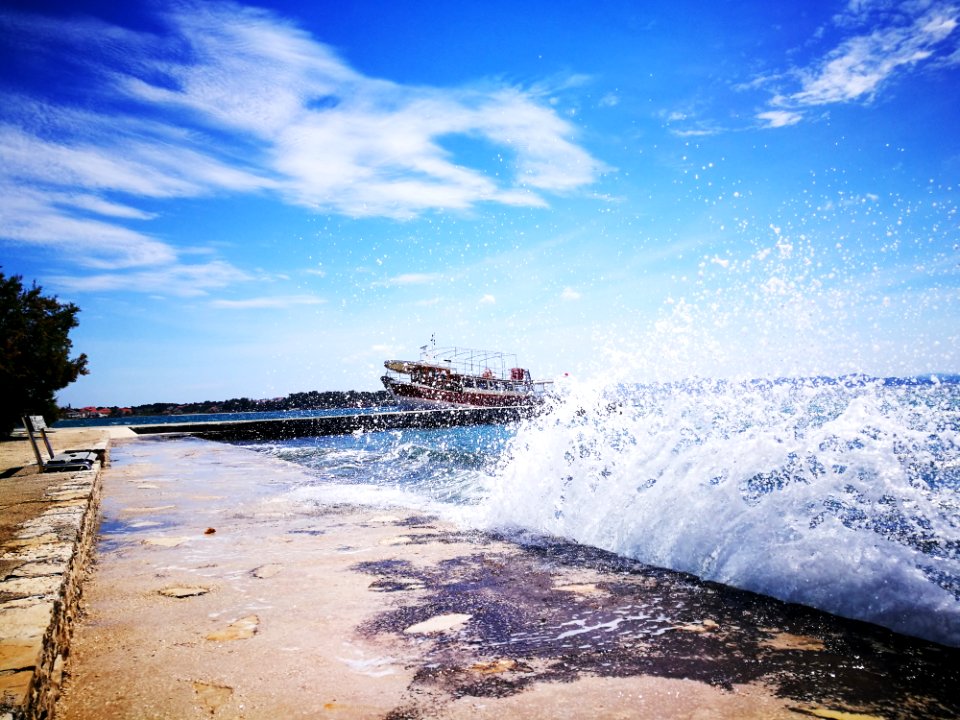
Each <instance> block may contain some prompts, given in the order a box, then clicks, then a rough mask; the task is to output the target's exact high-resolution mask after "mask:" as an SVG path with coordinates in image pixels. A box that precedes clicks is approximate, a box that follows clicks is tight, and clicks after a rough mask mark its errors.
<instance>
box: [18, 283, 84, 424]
mask: <svg viewBox="0 0 960 720" xmlns="http://www.w3.org/2000/svg"><path fill="white" fill-rule="evenodd" d="M79 310H80V308H78V307H77V306H76V305H74V304H73V303H60V302H58V301H57V298H56V297H55V296H54V297H47V296H45V295H43V292H42V288H41V287H40V286H38V285H37V284H36V282H34V283H33V287H31V288H30V289H29V290H25V289H24V287H23V278H22V277H20V276H19V275H13V276H11V277H9V278H8V277H6V276H4V274H3V273H2V272H0V435H8V434H9V433H10V431H11V430H13V428H14V427H16V426H17V425H18V424H19V420H20V417H21V416H22V415H43V416H44V417H46V419H47V421H48V422H54V421H56V419H57V417H58V416H59V411H58V410H57V405H56V402H55V400H54V393H56V391H57V390H59V389H61V388H64V387H66V386H67V385H69V384H70V383H72V382H73V381H74V380H76V379H77V377H78V376H80V375H86V374H87V356H86V355H84V354H81V355H80V356H79V357H76V358H74V359H72V360H71V359H70V351H71V350H72V349H73V343H71V342H70V338H69V334H70V331H71V330H72V329H73V328H75V327H76V326H77V313H78V312H79Z"/></svg>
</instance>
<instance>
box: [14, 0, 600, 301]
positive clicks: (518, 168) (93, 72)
mask: <svg viewBox="0 0 960 720" xmlns="http://www.w3.org/2000/svg"><path fill="white" fill-rule="evenodd" d="M159 19H160V21H161V22H163V23H165V24H166V26H167V30H168V32H165V33H164V34H151V33H146V32H136V31H132V30H126V29H123V28H118V27H114V26H111V25H108V24H106V23H104V22H101V21H96V20H89V19H87V20H82V19H77V18H71V19H70V20H69V21H59V20H56V19H51V18H44V17H41V16H37V15H25V14H17V13H13V12H0V25H2V26H3V27H4V28H5V29H11V32H10V33H9V35H10V36H11V38H13V39H12V40H11V42H13V43H14V44H15V45H16V46H17V48H18V51H20V52H23V53H24V54H26V55H31V54H32V55H35V56H37V57H42V58H45V59H47V60H48V61H49V60H51V59H52V60H53V61H54V62H60V63H61V64H62V67H63V68H64V71H65V72H69V73H71V77H72V76H73V75H75V76H76V77H74V84H75V85H76V86H77V87H78V88H82V90H83V102H82V103H77V104H75V105H72V104H69V103H65V102H64V101H56V102H54V101H51V100H49V99H47V100H44V99H42V98H40V97H23V96H13V95H10V94H9V93H0V187H3V186H12V187H16V188H18V189H19V190H20V191H21V192H20V195H21V198H20V199H19V200H15V201H13V202H7V201H4V205H3V206H2V210H3V217H2V221H0V238H5V239H7V240H13V241H17V242H30V243H32V244H35V245H45V246H47V247H49V248H57V249H63V248H64V247H65V246H69V247H70V250H71V252H72V254H73V255H74V256H75V257H76V258H80V259H81V262H83V263H84V264H88V265H95V266H98V267H106V266H108V265H110V264H111V263H114V264H115V266H116V267H120V268H122V267H133V266H138V265H140V266H151V265H153V266H156V272H157V273H158V274H163V272H164V271H165V269H166V270H169V271H171V272H174V273H176V272H180V271H181V270H182V268H183V267H187V266H182V265H180V264H179V260H178V255H179V252H180V251H178V249H176V248H175V247H174V246H173V245H171V244H168V243H166V242H163V241H161V240H158V239H156V238H153V237H151V236H150V234H149V233H148V232H147V231H146V230H145V229H144V228H143V226H138V229H136V230H134V229H131V227H130V223H131V222H149V220H150V219H151V218H152V217H154V213H155V207H156V201H162V200H169V199H174V198H195V197H203V196H207V195H212V194H215V193H251V192H260V193H273V194H276V195H277V196H278V197H279V198H280V199H281V200H283V201H285V202H287V203H292V204H298V205H302V206H306V207H308V208H311V209H314V210H316V211H318V212H323V213H339V214H344V215H348V216H352V217H364V216H381V217H390V218H396V219H407V218H412V217H415V216H416V215H418V214H420V213H422V212H424V211H427V210H461V211H465V210H469V209H471V208H473V207H474V206H476V205H477V204H480V203H497V204H501V205H509V206H527V207H537V206H540V207H542V206H544V205H546V203H547V201H546V199H545V195H546V194H553V193H569V192H572V191H576V190H578V189H580V188H582V187H584V186H586V185H589V184H591V183H592V182H593V181H594V180H595V179H596V178H597V176H598V175H599V173H600V172H602V171H604V170H605V169H606V167H605V166H604V165H603V164H602V163H600V162H599V161H598V160H596V159H595V158H593V157H592V156H591V155H590V154H589V153H587V152H586V151H585V150H584V149H583V148H582V147H580V146H579V145H577V144H576V141H575V137H576V134H577V129H576V127H574V126H573V125H571V124H570V123H569V122H568V121H567V120H565V119H564V118H563V117H562V116H561V115H560V114H558V112H557V111H556V110H554V109H553V108H552V107H550V106H549V104H548V103H547V102H545V101H544V99H543V97H542V95H541V94H540V93H539V91H537V90H536V89H529V90H523V89H521V88H516V87H504V86H503V85H500V86H496V85H493V84H490V85H488V86H487V88H486V89H478V88H476V87H474V88H461V89H456V88H454V89H442V90H441V89H434V88H429V87H422V86H404V85H400V84H397V83H392V82H389V81H385V80H381V79H378V78H371V77H366V76H364V75H362V74H361V73H358V72H357V71H355V70H354V69H352V68H351V67H350V66H349V65H348V64H347V63H345V62H344V61H343V60H342V59H341V58H340V57H338V56H337V54H336V53H335V52H334V51H333V50H331V49H330V48H329V47H328V46H326V45H324V44H322V43H320V42H318V41H317V40H315V39H314V38H313V37H311V36H310V35H309V34H308V33H307V32H305V31H304V30H302V29H299V28H297V27H296V26H294V25H293V24H292V23H290V22H287V21H285V20H283V19H281V18H279V17H278V16H277V15H275V14H273V13H270V12H268V11H264V10H259V9H254V8H247V7H243V6H240V5H236V4H232V3H186V4H176V5H174V6H172V9H169V10H167V11H165V12H164V13H162V14H161V15H160V16H159ZM40 48H42V52H41V51H40V50H39V49H40ZM89 108H98V110H96V111H95V110H90V109H89ZM451 136H461V137H465V138H468V139H469V138H479V139H483V140H485V141H489V142H492V143H494V144H496V145H498V146H499V147H500V148H501V150H502V155H503V157H504V160H505V163H504V164H503V165H502V166H501V167H498V168H497V169H496V172H489V171H488V170H489V169H488V168H484V167H471V166H469V165H468V164H465V163H464V162H463V161H462V160H461V159H460V158H458V157H456V156H455V155H454V154H453V153H452V151H450V150H448V149H447V148H446V147H444V146H443V145H442V144H441V140H442V139H444V138H449V137H451ZM23 197H28V198H30V202H24V201H23ZM147 199H150V200H152V201H153V203H152V205H151V210H150V211H147V210H144V209H142V203H143V201H144V200H147ZM28 206H29V207H28ZM91 215H95V216H97V217H95V218H91ZM129 277H131V278H132V277H135V275H131V276H129ZM399 282H406V281H405V280H404V279H403V278H401V279H400V280H399ZM411 282H412V281H411ZM90 284H91V285H93V286H96V285H99V286H104V287H105V286H107V285H109V284H110V283H107V282H106V280H105V278H104V277H98V278H97V279H96V280H95V281H91V283H90ZM115 284H116V285H117V286H118V287H120V286H128V285H130V283H128V282H126V281H124V280H123V279H118V280H117V281H116V283H115ZM77 287H79V285H77Z"/></svg>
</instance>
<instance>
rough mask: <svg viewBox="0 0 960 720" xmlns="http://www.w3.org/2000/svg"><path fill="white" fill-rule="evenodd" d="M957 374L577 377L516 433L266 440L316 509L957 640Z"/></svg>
mask: <svg viewBox="0 0 960 720" xmlns="http://www.w3.org/2000/svg"><path fill="white" fill-rule="evenodd" d="M958 433H960V384H958V383H957V382H956V379H955V378H953V379H949V380H943V379H940V378H936V377H934V378H925V379H923V380H922V381H913V380H889V379H888V380H878V379H871V378H866V377H860V376H851V377H845V378H833V379H831V378H814V379H794V380H751V381H738V382H733V381H712V380H687V381H682V382H671V383H659V384H651V385H623V384H619V385H613V386H609V385H606V386H604V385H594V384H590V383H577V382H569V383H567V384H565V385H562V386H561V392H560V397H559V398H558V399H557V401H556V402H555V403H554V404H553V406H552V407H551V408H550V411H549V412H546V413H544V414H543V415H541V416H539V417H537V418H535V419H532V420H528V421H524V422H523V423H520V424H517V425H515V426H508V427H499V426H481V427H462V428H451V429H448V430H428V431H424V430H404V431H395V432H383V433H367V434H356V435H348V436H341V437H325V438H300V439H296V440H290V441H285V442H279V443H270V444H252V447H253V448H254V449H256V450H258V451H260V452H265V453H269V454H272V455H275V456H278V457H281V458H284V459H287V460H290V461H292V462H296V463H299V464H301V465H304V466H306V467H307V468H309V469H310V471H311V472H310V477H311V478H312V480H311V482H310V483H308V484H307V485H300V486H297V487H292V488H289V493H290V495H291V497H293V498H296V499H299V500H300V501H301V502H304V503H330V502H359V503H368V504H375V505H390V504H398V503H399V504H403V505H405V506H407V507H413V508H416V509H420V510H422V511H424V512H431V513H436V514H439V515H441V516H443V517H445V518H446V519H449V520H452V521H454V522H457V523H460V524H462V525H465V526H470V527H477V528H483V529H490V530H497V531H507V532H514V533H517V534H519V535H523V534H527V533H534V534H540V535H544V534H545V535H549V536H553V537H559V538H564V539H567V540H570V541H574V542H578V543H583V544H588V545H591V546H595V547H598V548H602V549H604V550H609V551H612V552H615V553H618V554H620V555H623V556H626V557H630V558H634V559H638V560H641V561H643V562H645V563H649V564H651V565H655V566H658V567H664V568H669V569H673V570H678V571H683V572H689V573H693V574H695V575H697V576H699V577H701V578H704V579H708V580H714V581H718V582H722V583H726V584H728V585H732V586H735V587H738V588H742V589H747V590H752V591H755V592H759V593H762V594H766V595H769V596H772V597H776V598H779V599H782V600H787V601H792V602H798V603H803V604H806V605H809V606H812V607H816V608H819V609H822V610H826V611H828V612H832V613H835V614H838V615H842V616H845V617H849V618H855V619H860V620H866V621H869V622H874V623H878V624H881V625H884V626H886V627H889V628H891V629H893V630H896V631H898V632H902V633H906V634H910V635H915V636H919V637H923V638H926V639H930V640H934V641H937V642H941V643H944V644H949V645H960V495H958V489H960V436H958Z"/></svg>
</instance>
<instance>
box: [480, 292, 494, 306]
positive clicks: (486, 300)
mask: <svg viewBox="0 0 960 720" xmlns="http://www.w3.org/2000/svg"><path fill="white" fill-rule="evenodd" d="M496 302H497V299H496V298H495V297H494V296H493V295H490V294H489V293H488V294H486V295H484V296H483V297H481V298H480V304H481V305H495V304H496Z"/></svg>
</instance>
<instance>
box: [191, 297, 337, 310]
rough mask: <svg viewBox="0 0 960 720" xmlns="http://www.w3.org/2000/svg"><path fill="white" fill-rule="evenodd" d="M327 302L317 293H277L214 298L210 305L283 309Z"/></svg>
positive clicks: (238, 308)
mask: <svg viewBox="0 0 960 720" xmlns="http://www.w3.org/2000/svg"><path fill="white" fill-rule="evenodd" d="M325 302H326V300H324V299H323V298H321V297H317V296H316V295H275V296H268V297H256V298H246V299H244V300H213V301H211V302H210V305H211V306H212V307H215V308H220V309H224V310H262V309H271V310H282V309H284V308H291V307H296V306H299V305H322V304H323V303H325Z"/></svg>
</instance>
